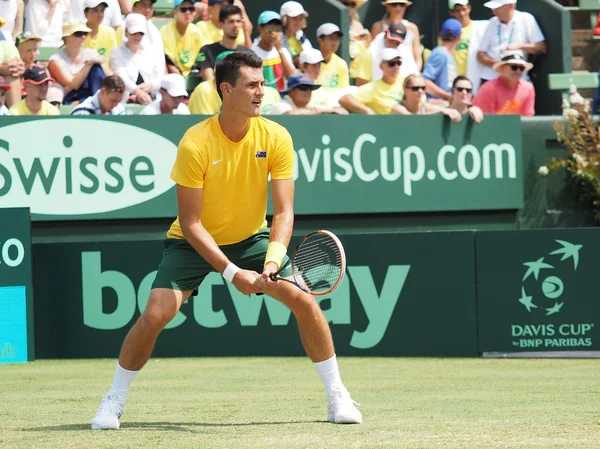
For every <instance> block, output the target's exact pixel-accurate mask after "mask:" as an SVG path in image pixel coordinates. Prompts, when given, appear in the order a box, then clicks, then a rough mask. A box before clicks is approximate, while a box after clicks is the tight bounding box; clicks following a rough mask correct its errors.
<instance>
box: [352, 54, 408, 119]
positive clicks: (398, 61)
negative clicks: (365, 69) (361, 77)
mask: <svg viewBox="0 0 600 449" xmlns="http://www.w3.org/2000/svg"><path fill="white" fill-rule="evenodd" d="M401 65H402V58H401V56H400V54H399V53H398V50H396V49H395V48H384V49H383V50H382V52H381V70H382V72H383V77H382V78H381V79H380V80H377V81H373V82H370V83H367V84H364V85H362V86H360V87H359V88H358V89H356V90H355V91H353V92H352V93H349V94H346V95H344V96H343V97H342V98H340V105H342V106H343V107H344V108H346V109H348V110H349V111H350V112H355V113H357V114H366V115H375V114H389V113H390V112H391V110H392V107H393V106H394V105H395V104H396V103H398V102H399V101H400V99H401V98H402V90H403V87H402V82H403V81H404V79H403V77H401V76H400V66H401Z"/></svg>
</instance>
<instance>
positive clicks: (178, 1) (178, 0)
mask: <svg viewBox="0 0 600 449" xmlns="http://www.w3.org/2000/svg"><path fill="white" fill-rule="evenodd" d="M183 2H190V3H196V0H175V1H174V2H173V6H174V7H175V8H177V7H178V6H179V5H181V4H182V3H183Z"/></svg>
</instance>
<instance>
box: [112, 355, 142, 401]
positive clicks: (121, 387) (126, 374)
mask: <svg viewBox="0 0 600 449" xmlns="http://www.w3.org/2000/svg"><path fill="white" fill-rule="evenodd" d="M137 373H139V371H129V370H126V369H125V368H123V367H122V366H121V365H119V362H117V369H116V370H115V377H114V378H113V383H112V387H111V388H112V389H113V390H116V391H117V392H118V393H119V395H123V396H126V395H127V390H129V385H131V382H132V381H133V379H134V377H135V376H136V374H137Z"/></svg>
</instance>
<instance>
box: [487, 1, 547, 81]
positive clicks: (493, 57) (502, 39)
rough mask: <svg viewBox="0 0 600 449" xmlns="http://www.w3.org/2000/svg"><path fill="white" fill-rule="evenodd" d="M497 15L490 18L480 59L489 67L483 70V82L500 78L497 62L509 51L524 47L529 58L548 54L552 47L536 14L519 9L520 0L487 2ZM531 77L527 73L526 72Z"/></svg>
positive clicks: (524, 51)
mask: <svg viewBox="0 0 600 449" xmlns="http://www.w3.org/2000/svg"><path fill="white" fill-rule="evenodd" d="M484 6H487V7H488V8H490V9H491V10H492V12H493V13H494V16H495V17H492V18H491V19H490V22H489V24H488V27H487V29H486V31H485V34H484V35H483V38H482V39H481V44H480V46H479V52H478V53H477V59H478V60H479V62H480V63H481V64H483V65H484V66H485V67H484V68H483V70H482V72H481V78H482V80H481V82H482V84H483V83H484V82H486V81H488V80H493V79H496V78H498V73H497V72H496V71H495V69H494V65H495V64H496V63H497V62H498V61H500V59H501V54H502V53H503V52H504V51H506V50H521V51H523V54H524V59H525V61H527V54H530V55H535V54H537V53H540V52H541V53H546V52H547V50H548V47H547V46H546V40H545V38H544V34H543V33H542V30H541V29H540V27H539V25H538V23H537V21H536V20H535V17H533V16H532V15H531V14H529V13H527V12H522V11H518V10H517V0H494V1H490V2H487V3H485V4H484ZM523 77H524V78H525V79H526V80H529V77H528V76H527V74H523Z"/></svg>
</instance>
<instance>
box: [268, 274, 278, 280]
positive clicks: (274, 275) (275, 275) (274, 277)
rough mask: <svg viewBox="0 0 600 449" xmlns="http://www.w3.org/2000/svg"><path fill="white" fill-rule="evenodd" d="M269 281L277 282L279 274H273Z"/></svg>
mask: <svg viewBox="0 0 600 449" xmlns="http://www.w3.org/2000/svg"><path fill="white" fill-rule="evenodd" d="M269 279H271V280H272V281H276V280H277V273H271V274H270V275H269Z"/></svg>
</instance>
